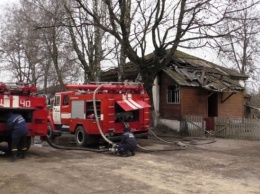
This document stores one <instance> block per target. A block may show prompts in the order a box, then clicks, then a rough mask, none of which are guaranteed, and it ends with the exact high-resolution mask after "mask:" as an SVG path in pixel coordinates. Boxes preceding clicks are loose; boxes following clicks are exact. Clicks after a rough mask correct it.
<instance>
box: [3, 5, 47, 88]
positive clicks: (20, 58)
mask: <svg viewBox="0 0 260 194" xmlns="http://www.w3.org/2000/svg"><path fill="white" fill-rule="evenodd" d="M23 16H24V15H23V12H22V10H21V9H20V8H18V7H14V8H13V9H11V10H9V12H8V13H7V16H6V18H7V20H6V23H5V25H4V26H5V27H4V29H3V30H2V33H1V35H2V39H1V47H2V51H3V55H2V57H3V58H4V61H5V62H6V64H7V65H6V70H9V71H11V72H13V75H14V78H15V79H17V81H19V80H23V81H25V82H30V83H33V84H36V83H37V82H38V80H39V79H40V78H41V77H42V76H43V73H42V71H41V70H42V69H43V67H42V66H41V65H40V63H39V60H40V58H41V54H40V49H39V41H37V36H38V33H37V32H34V31H33V30H32V28H31V26H30V24H29V23H27V22H25V21H24V20H23Z"/></svg>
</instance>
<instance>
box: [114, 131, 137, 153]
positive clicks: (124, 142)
mask: <svg viewBox="0 0 260 194" xmlns="http://www.w3.org/2000/svg"><path fill="white" fill-rule="evenodd" d="M136 146H137V143H136V139H135V136H134V135H133V133H131V132H130V128H129V127H125V128H124V133H123V136H122V139H121V142H120V143H119V145H118V151H119V155H120V156H129V152H130V153H131V154H132V156H134V155H135V149H136Z"/></svg>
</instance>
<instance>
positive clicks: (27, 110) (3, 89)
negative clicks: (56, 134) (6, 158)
mask: <svg viewBox="0 0 260 194" xmlns="http://www.w3.org/2000/svg"><path fill="white" fill-rule="evenodd" d="M36 92H37V88H36V87H35V86H33V85H31V84H24V83H21V82H20V83H0V142H7V143H8V144H9V146H10V143H11V139H10V136H9V134H8V131H7V130H6V124H5V122H6V120H7V116H8V114H9V113H10V112H13V113H19V114H21V115H22V116H23V117H24V119H25V121H26V122H27V127H28V130H29V133H28V138H27V149H29V148H30V145H31V137H34V136H46V135H47V130H46V129H47V116H48V112H47V109H46V97H44V96H39V95H37V93H36Z"/></svg>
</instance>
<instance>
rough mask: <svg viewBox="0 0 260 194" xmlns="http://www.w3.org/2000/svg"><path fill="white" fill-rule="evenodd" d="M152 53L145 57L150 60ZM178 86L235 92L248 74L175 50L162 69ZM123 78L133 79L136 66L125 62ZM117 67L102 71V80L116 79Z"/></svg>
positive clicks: (242, 87)
mask: <svg viewBox="0 0 260 194" xmlns="http://www.w3.org/2000/svg"><path fill="white" fill-rule="evenodd" d="M152 57H153V54H149V55H147V56H146V57H145V59H146V61H147V62H148V64H147V65H149V61H151V59H152ZM163 71H164V72H165V73H166V74H167V75H169V76H170V77H171V78H172V79H173V80H174V81H175V82H176V83H177V84H179V85H180V86H192V87H202V88H204V89H207V90H210V91H215V92H237V91H239V90H244V85H243V80H246V79H248V76H246V75H244V74H241V73H239V72H237V71H236V70H234V69H228V68H225V67H222V66H219V65H216V64H213V63H211V62H208V61H206V60H203V59H200V58H197V57H194V56H192V55H188V54H187V53H184V52H181V51H176V53H175V55H174V56H173V57H172V60H171V62H170V63H169V64H168V65H167V66H166V67H165V68H164V69H163ZM124 72H125V78H126V79H130V80H135V79H136V77H137V75H138V73H139V72H138V67H137V66H136V65H134V64H133V63H131V62H130V63H127V64H126V65H125V67H124ZM117 74H118V68H114V69H110V70H108V71H106V72H103V73H102V76H101V80H102V81H117Z"/></svg>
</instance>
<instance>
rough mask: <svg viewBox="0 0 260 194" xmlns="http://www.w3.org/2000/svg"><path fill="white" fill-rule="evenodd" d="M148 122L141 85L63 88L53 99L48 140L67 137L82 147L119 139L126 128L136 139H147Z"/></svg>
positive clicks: (91, 85)
mask: <svg viewBox="0 0 260 194" xmlns="http://www.w3.org/2000/svg"><path fill="white" fill-rule="evenodd" d="M149 119H150V105H149V98H148V95H147V93H146V92H145V91H144V88H143V86H142V85H141V84H133V83H132V84H130V83H90V84H85V85H66V91H64V92H59V93H56V94H55V96H54V100H53V103H52V108H51V109H50V112H49V116H48V121H49V123H48V138H55V137H57V136H60V135H62V134H63V133H69V134H73V135H75V139H76V143H77V145H78V146H81V147H84V146H87V145H89V144H91V143H96V142H98V141H99V140H100V139H102V138H101V137H106V138H107V139H109V140H113V139H119V138H120V136H121V134H122V133H123V128H124V127H125V124H127V125H128V126H129V127H130V128H131V131H132V132H133V133H134V135H135V136H136V137H142V136H145V137H147V135H148V130H149Z"/></svg>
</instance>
